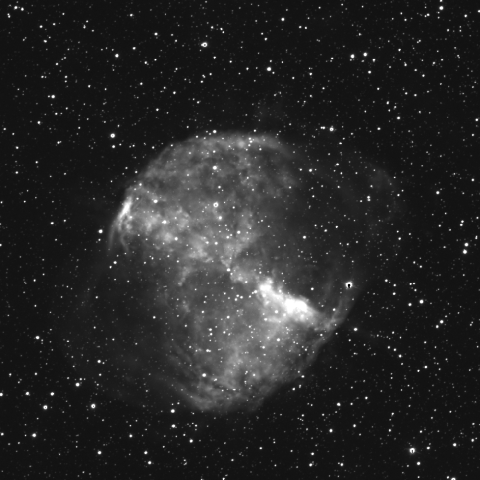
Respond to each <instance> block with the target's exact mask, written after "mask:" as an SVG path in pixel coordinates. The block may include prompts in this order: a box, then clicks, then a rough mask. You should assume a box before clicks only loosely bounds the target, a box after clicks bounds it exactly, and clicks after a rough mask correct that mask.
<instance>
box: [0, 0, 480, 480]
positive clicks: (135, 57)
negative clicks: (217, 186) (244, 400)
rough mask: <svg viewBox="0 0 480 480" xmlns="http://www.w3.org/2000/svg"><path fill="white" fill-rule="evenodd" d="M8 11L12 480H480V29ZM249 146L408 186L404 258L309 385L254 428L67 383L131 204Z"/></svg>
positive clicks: (470, 25)
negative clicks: (118, 220)
mask: <svg viewBox="0 0 480 480" xmlns="http://www.w3.org/2000/svg"><path fill="white" fill-rule="evenodd" d="M1 10H2V12H1V23H0V31H1V35H2V56H1V58H2V60H1V61H2V68H1V73H0V82H1V89H0V102H1V108H0V112H1V113H0V122H1V133H0V141H1V145H2V157H3V169H2V173H1V174H0V178H1V180H2V184H3V188H2V190H1V194H0V208H1V214H0V222H1V229H0V244H1V247H0V248H1V250H0V251H1V259H2V260H1V261H2V266H3V272H4V275H3V281H2V282H0V284H1V285H2V287H1V290H0V291H1V293H2V299H3V302H2V306H3V308H2V316H1V323H0V338H1V343H0V345H1V350H0V361H1V369H0V411H1V413H0V472H2V478H6V479H16V478H53V479H57V478H61V479H64V478H94V479H95V478H119V479H123V478H135V479H137V478H138V479H143V478H162V479H163V478H166V479H168V478H186V479H190V478H194V479H210V478H212V479H217V478H218V479H220V478H226V479H227V478H228V479H232V478H233V479H237V478H238V479H243V478H286V479H290V478H321V479H323V478H325V479H333V478H335V479H357V478H366V477H368V478H372V479H377V478H379V479H380V478H382V479H383V478H399V479H400V478H408V479H410V478H421V479H433V478H435V479H437V478H442V479H450V480H451V479H456V480H459V479H471V478H476V477H477V476H478V474H479V472H480V468H479V462H480V450H479V448H480V447H479V421H480V420H479V417H478V410H479V408H478V407H479V406H478V396H479V393H480V388H479V381H478V377H479V359H480V358H479V351H480V342H479V337H478V329H479V318H478V308H477V306H478V298H479V295H480V293H479V287H478V283H479V273H478V266H477V265H478V260H477V259H478V235H479V228H478V227H479V216H480V212H479V205H480V202H479V188H478V181H479V174H480V172H479V163H478V162H479V158H478V135H479V122H480V120H479V119H480V104H479V100H478V78H479V63H478V58H479V53H480V52H479V47H478V45H479V40H480V39H479V36H478V22H479V15H480V13H479V12H480V10H479V9H478V8H476V7H475V8H471V7H467V4H466V3H454V2H438V1H432V2H403V1H400V2H390V1H372V2H368V3H365V2H364V3H363V4H362V2H353V1H344V2H342V1H327V2H321V3H320V4H317V5H313V4H312V2H302V1H296V2H292V1H288V2H257V3H255V4H250V3H243V2H219V1H209V2H175V3H174V2H172V3H163V2H146V1H140V2H119V3H112V2H109V1H103V0H102V1H96V2H79V1H70V2H68V3H67V2H49V3H48V4H47V3H45V2H10V3H8V2H7V3H5V4H4V5H3V8H2V9H1ZM202 44H204V45H202ZM254 129H257V131H269V132H275V133H280V134H281V135H282V136H283V137H284V138H286V139H288V140H290V141H291V142H292V143H301V142H312V143H313V144H315V142H319V143H320V147H321V146H322V144H323V143H324V142H326V140H325V138H326V137H327V136H328V135H327V134H326V132H330V129H332V130H333V137H331V136H329V137H328V138H330V140H328V141H332V140H331V138H334V141H335V142H336V143H337V148H338V149H339V150H341V151H344V152H346V154H347V153H348V154H349V155H354V156H355V155H357V156H361V157H362V158H364V159H366V160H368V161H370V162H372V163H375V164H377V165H379V166H380V167H381V168H383V169H385V170H386V171H387V172H388V173H389V174H390V175H391V176H394V177H395V178H396V181H397V182H398V185H399V188H400V189H401V191H402V196H403V199H404V202H405V206H404V215H403V218H402V222H401V224H400V225H399V227H398V235H399V236H401V237H402V250H401V251H400V253H399V254H398V255H397V256H396V257H395V258H389V259H388V260H389V265H388V266H387V267H386V268H385V269H384V270H382V271H378V272H372V273H371V275H370V280H371V281H370V283H369V284H368V288H367V290H366V291H365V292H364V293H363V295H362V297H361V299H360V300H359V301H358V303H357V304H356V306H355V307H354V309H353V311H352V313H351V315H350V317H349V319H348V320H347V321H346V322H345V324H344V326H343V327H342V328H341V329H340V330H339V331H338V332H337V334H336V335H335V336H334V338H333V339H332V341H331V342H330V343H329V344H328V345H327V346H326V347H325V349H324V350H323V351H322V352H321V354H320V356H319V359H318V362H317V363H316V364H315V365H314V366H313V367H312V369H311V372H310V373H311V375H310V376H309V379H308V380H307V379H306V380H305V383H303V384H302V383H301V382H300V384H297V385H295V386H287V387H285V389H284V390H283V391H281V392H279V393H278V395H276V396H275V397H274V398H272V399H271V400H269V401H268V402H267V403H266V405H265V406H264V407H263V408H262V409H260V410H259V411H258V412H257V413H256V414H254V415H251V416H246V415H243V414H232V415H230V416H227V417H224V418H216V419H215V418H211V417H207V416H205V415H200V414H198V413H197V414H193V413H188V412H184V411H181V410H180V409H176V408H175V407H172V408H164V407H163V406H162V407H161V408H159V409H158V410H156V411H151V410H150V409H149V410H146V409H142V408H141V407H139V406H138V405H136V406H135V405H129V404H126V403H124V402H121V401H116V400H112V399H110V398H108V397H106V396H105V395H104V394H102V392H101V391H100V390H99V389H97V388H96V387H95V386H94V385H93V384H90V383H89V382H85V381H83V380H82V379H81V376H80V375H79V374H78V373H77V372H75V370H74V369H73V368H72V366H71V365H70V363H69V361H68V359H67V358H66V357H65V354H64V351H63V348H62V345H61V335H59V334H58V331H59V328H58V326H59V324H62V322H69V318H70V316H71V315H73V312H74V309H75V305H76V303H77V302H78V298H79V295H80V286H81V285H82V282H84V281H85V278H86V277H87V275H88V272H89V271H90V269H91V268H92V265H93V263H94V262H95V261H96V259H98V258H101V253H102V251H103V249H104V242H105V241H106V235H107V230H108V225H109V222H110V221H111V218H112V216H113V214H114V212H115V209H116V208H118V206H119V202H120V201H121V198H122V193H123V191H124V189H125V186H126V185H128V182H129V179H131V177H132V175H133V174H134V172H135V171H139V170H140V169H141V168H142V166H145V165H146V164H147V163H148V160H149V159H152V158H154V156H155V155H156V154H158V152H159V151H161V149H162V148H163V147H164V146H166V145H168V144H170V143H172V142H173V141H178V140H184V139H186V138H188V137H189V136H191V135H193V134H198V133H203V132H205V131H210V132H211V131H213V130H217V131H222V130H234V131H237V130H242V131H253V130H254ZM112 135H113V136H112ZM329 135H331V134H329ZM100 230H101V231H102V233H99V231H100ZM77 384H78V386H77ZM294 388H295V390H294ZM93 405H95V407H93ZM171 410H175V412H174V413H172V412H171Z"/></svg>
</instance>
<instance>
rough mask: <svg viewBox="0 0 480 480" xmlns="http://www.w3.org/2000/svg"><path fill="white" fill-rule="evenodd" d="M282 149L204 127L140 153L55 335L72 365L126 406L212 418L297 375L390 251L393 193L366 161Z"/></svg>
mask: <svg viewBox="0 0 480 480" xmlns="http://www.w3.org/2000/svg"><path fill="white" fill-rule="evenodd" d="M298 148H299V147H298V146H296V147H295V149H294V148H293V147H289V146H287V145H286V144H284V143H282V142H281V141H279V140H278V139H277V138H275V137H273V136H268V135H246V134H238V133H228V134H223V135H222V134H216V135H210V136H205V137H196V138H192V139H190V140H188V141H185V142H183V143H178V144H176V145H172V146H170V147H168V148H166V149H165V150H164V151H163V152H162V153H161V154H160V156H159V157H158V158H156V159H155V160H153V161H152V162H150V164H149V165H148V166H147V167H146V169H145V170H144V171H142V172H141V173H140V174H139V175H138V176H137V177H136V178H135V179H134V180H133V182H132V184H131V186H130V187H129V188H128V189H127V191H126V194H125V199H124V201H123V204H122V205H121V207H120V208H119V211H118V214H117V215H116V217H115V219H114V221H113V223H112V225H111V230H110V235H109V244H108V254H106V256H105V259H104V262H103V263H101V264H100V265H99V266H98V267H97V269H96V273H95V275H94V277H93V278H92V279H91V280H90V281H89V283H88V285H87V286H86V287H85V288H84V292H83V294H82V300H81V302H80V303H79V304H78V305H77V309H76V312H75V315H74V318H73V320H72V321H71V323H70V324H69V325H68V327H67V328H66V329H65V332H64V333H63V336H64V340H65V342H66V344H67V345H68V351H69V355H70V356H71V358H72V359H73V362H74V364H75V366H76V367H77V368H78V369H79V371H80V372H82V373H83V374H84V375H85V376H86V377H89V378H93V379H95V381H96V382H97V383H98V384H99V385H100V386H101V387H102V388H104V389H105V391H107V392H108V393H110V394H112V395H114V396H116V397H120V398H125V399H126V400H129V401H134V402H137V403H141V404H149V405H155V404H156V403H158V404H159V405H160V404H161V403H163V402H164V401H165V400H166V399H167V401H170V400H171V401H174V400H175V401H176V400H180V401H181V402H182V403H183V404H185V405H187V406H188V407H189V408H191V409H195V410H203V411H220V412H227V411H231V410H235V409H238V408H242V409H243V408H247V409H254V408H256V407H257V406H258V405H260V404H261V402H262V400H263V399H265V398H266V397H267V396H268V395H269V394H271V393H272V392H274V391H275V390H276V389H277V388H278V387H280V386H281V385H283V384H285V383H288V382H289V381H292V380H294V379H295V378H297V377H298V376H300V375H301V374H302V372H303V371H304V370H305V368H306V367H308V366H309V365H310V364H311V363H312V361H313V360H314V359H315V357H316V354H317V353H318V351H319V349H320V347H321V346H322V345H323V344H324V343H325V342H326V341H327V340H328V338H329V336H330V335H331V333H332V332H333V331H334V330H335V329H336V328H337V327H338V326H339V325H340V324H341V323H342V322H343V321H344V320H345V318H346V316H347V314H348V312H349V310H350V309H351V307H352V306H353V303H354V302H355V300H356V299H357V297H358V295H359V292H360V287H362V286H363V284H364V282H365V280H367V279H368V278H369V271H371V270H374V269H375V268H376V267H377V266H379V265H378V258H382V255H384V256H385V257H386V256H388V255H389V254H390V252H387V250H385V248H386V244H387V243H390V244H393V243H394V242H393V240H391V239H389V238H388V236H389V235H390V233H391V222H392V218H393V216H394V214H395V211H396V209H397V200H396V192H395V189H394V186H393V183H392V180H391V179H390V177H389V176H388V175H387V174H386V173H385V172H383V171H381V170H379V169H376V168H374V167H373V166H371V165H370V164H368V163H366V162H363V161H360V160H359V159H352V158H349V159H348V160H342V159H338V158H337V159H330V158H329V157H328V154H318V153H315V152H314V151H313V150H312V149H311V148H310V149H309V148H306V147H304V148H303V149H301V150H300V149H298ZM296 149H298V150H296ZM387 240H389V241H387ZM390 246H391V245H390ZM375 262H377V263H375ZM352 285H353V286H354V287H355V288H349V287H351V286H352Z"/></svg>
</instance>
